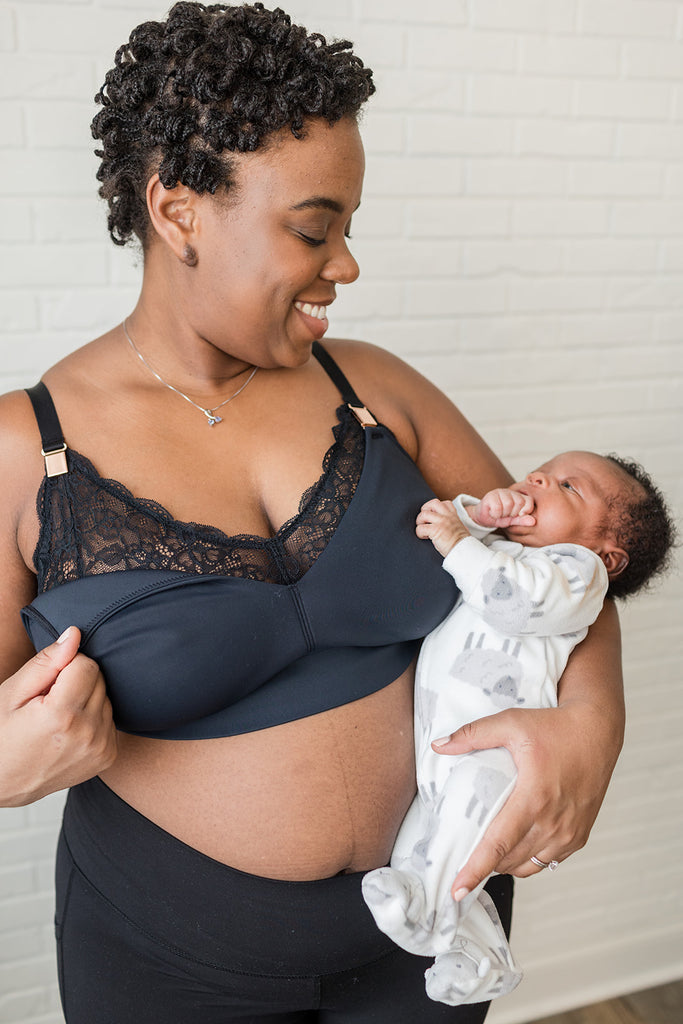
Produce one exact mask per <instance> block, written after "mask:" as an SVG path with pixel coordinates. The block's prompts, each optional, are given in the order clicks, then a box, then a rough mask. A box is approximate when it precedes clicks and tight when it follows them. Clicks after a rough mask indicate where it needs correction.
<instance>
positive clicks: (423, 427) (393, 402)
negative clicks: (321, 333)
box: [324, 339, 512, 497]
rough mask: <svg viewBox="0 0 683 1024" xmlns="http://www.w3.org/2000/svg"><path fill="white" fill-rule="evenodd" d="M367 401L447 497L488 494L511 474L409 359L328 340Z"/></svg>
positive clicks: (356, 343)
mask: <svg viewBox="0 0 683 1024" xmlns="http://www.w3.org/2000/svg"><path fill="white" fill-rule="evenodd" d="M324 345H325V347H326V348H327V349H328V351H329V353H330V355H331V356H332V357H333V358H334V359H335V360H336V361H337V362H338V364H339V366H340V367H341V369H342V370H343V372H344V373H345V374H346V376H347V377H348V379H349V381H350V383H351V385H352V386H353V388H354V390H355V391H356V394H357V395H358V397H359V398H360V399H361V400H362V402H363V403H364V405H366V406H367V407H368V409H369V410H370V411H371V412H372V414H373V415H374V416H375V418H376V419H377V420H379V421H380V422H381V423H384V424H385V425H386V426H388V427H389V428H390V429H391V430H392V431H393V433H394V434H395V435H396V438H397V440H398V441H399V442H400V444H401V445H402V446H403V447H404V448H405V450H406V451H407V452H408V454H409V455H410V456H411V457H412V458H413V459H414V460H415V462H416V463H417V465H418V466H419V468H420V470H421V472H422V474H423V476H424V477H425V479H426V480H427V482H428V483H429V484H430V486H431V487H432V488H433V490H434V493H435V494H437V495H439V496H441V497H452V496H453V495H454V494H457V493H459V492H460V491H467V493H469V494H483V493H485V491H487V490H490V489H491V488H492V487H496V486H500V485H504V484H507V483H509V482H510V481H511V479H512V478H511V477H510V474H509V473H508V472H507V470H506V469H505V467H504V466H503V465H502V463H501V462H500V460H499V459H498V458H497V457H496V456H495V455H494V453H493V452H492V451H491V449H490V448H489V447H488V446H487V445H486V443H485V442H484V441H483V439H482V438H481V437H480V436H479V434H478V433H477V432H476V430H475V429H474V428H473V427H472V425H471V424H470V423H468V421H467V420H466V419H465V417H464V416H463V415H462V413H461V412H460V411H459V410H458V409H457V407H456V406H455V405H454V404H453V402H452V401H451V400H450V398H449V397H448V396H447V395H445V394H444V393H443V391H441V390H440V389H439V388H438V387H437V386H436V385H435V384H433V383H432V382H431V381H430V380H428V379H427V378H426V377H424V376H423V375H422V374H421V373H419V372H418V371H417V370H416V369H415V368H414V367H412V366H410V365H409V364H408V363H406V362H405V360H403V359H401V358H400V357H399V356H397V355H395V354H394V353H392V352H388V351H387V350H386V349H382V348H380V347H378V346H377V345H369V344H367V343H364V342H359V341H349V340H341V339H331V340H329V341H327V340H326V341H325V342H324Z"/></svg>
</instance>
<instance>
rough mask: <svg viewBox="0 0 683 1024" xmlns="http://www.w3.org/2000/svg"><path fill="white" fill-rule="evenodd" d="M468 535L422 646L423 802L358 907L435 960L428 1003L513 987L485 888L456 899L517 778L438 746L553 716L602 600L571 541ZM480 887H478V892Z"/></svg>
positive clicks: (588, 559)
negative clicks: (453, 587)
mask: <svg viewBox="0 0 683 1024" xmlns="http://www.w3.org/2000/svg"><path fill="white" fill-rule="evenodd" d="M475 503H476V499H475V498H470V497H469V496H467V495H460V496H459V497H458V498H457V499H456V500H455V503H454V504H455V507H456V509H457V511H458V514H459V515H460V518H461V519H462V521H463V523H464V524H465V525H466V526H467V528H468V530H469V531H470V533H471V534H472V536H470V537H466V538H465V539H464V540H461V541H460V542H459V543H458V544H456V545H455V547H454V548H453V550H452V551H451V552H450V553H449V554H448V555H447V557H446V558H445V559H444V563H443V567H444V569H446V571H447V572H449V573H450V574H451V575H452V576H453V578H454V579H455V582H456V583H457V584H458V587H459V588H460V591H461V597H460V598H459V599H458V601H457V603H456V605H455V607H454V608H453V610H452V611H451V612H450V614H449V615H448V616H447V618H446V619H444V621H443V622H442V623H441V625H439V626H437V627H436V629H435V630H433V632H432V633H430V634H429V636H428V637H427V638H426V640H425V642H424V644H423V646H422V651H421V653H420V658H419V661H418V665H417V674H416V681H415V752H416V766H417V783H418V794H417V796H416V797H415V799H414V801H413V803H412V805H411V807H410V808H409V810H408V813H407V815H406V817H405V819H404V821H403V824H402V825H401V829H400V831H399V834H398V837H397V839H396V844H395V846H394V850H393V853H392V857H391V866H390V867H386V868H379V869H377V870H376V871H371V872H369V873H368V874H367V875H366V876H365V878H364V879H363V896H364V898H365V901H366V903H367V904H368V906H369V908H370V910H371V911H372V913H373V916H374V917H375V920H376V922H377V924H378V926H379V927H380V928H381V930H382V931H384V932H386V934H387V935H389V936H390V937H391V938H392V939H393V940H394V941H395V942H396V943H397V944H398V945H399V946H402V947H403V949H406V950H408V952H410V953H416V954H418V955H422V956H435V957H436V960H435V963H434V964H433V966H432V967H430V968H429V970H428V971H427V972H426V988H427V994H428V995H429V996H430V997H431V998H432V999H436V1000H439V1001H441V1002H444V1003H448V1004H450V1005H452V1006H457V1005H459V1004H460V1003H476V1002H483V1001H487V1000H489V999H492V998H494V997H496V996H500V995H505V994H506V993H507V992H510V991H512V989H513V988H515V986H516V985H517V984H518V983H519V981H520V980H521V977H522V975H521V971H520V970H519V969H518V968H517V966H516V964H515V962H514V960H513V958H512V954H511V952H510V949H509V946H508V943H507V939H506V938H505V933H504V932H503V928H502V925H501V923H500V920H499V918H498V913H497V911H496V908H495V906H494V905H493V901H492V900H491V898H490V897H489V896H488V894H487V893H486V892H484V891H482V887H481V886H479V887H478V888H477V889H476V890H475V891H474V892H473V893H471V894H470V895H469V896H467V897H466V898H465V899H464V900H462V901H461V902H460V903H456V902H455V901H454V900H453V898H452V896H451V894H450V888H451V885H452V884H453V880H454V879H455V876H456V875H457V873H458V871H459V869H460V868H461V867H462V865H463V864H464V863H465V862H466V860H467V858H468V857H469V855H470V853H471V852H472V851H473V850H474V848H475V846H476V845H477V844H478V842H479V840H480V839H481V837H482V836H483V834H484V832H485V831H486V829H487V827H488V826H489V824H490V823H491V821H492V820H493V818H494V817H495V815H496V814H497V813H498V811H499V810H500V809H501V807H502V806H503V804H504V803H505V801H506V800H507V798H508V796H509V795H510V793H511V792H512V790H513V788H514V785H515V780H516V777H517V771H516V768H515V764H514V762H513V760H512V757H511V755H510V753H509V752H508V751H507V750H506V749H505V748H504V747H497V748H496V749H492V750H480V751H473V752H472V753H469V754H462V755H456V756H448V755H445V754H436V753H435V752H434V751H433V750H432V748H431V742H432V740H435V739H438V738H439V737H441V736H448V735H450V734H451V733H453V732H455V730H456V729H459V728H460V726H462V725H465V724H466V723H468V722H472V721H474V720H475V719H478V718H482V717H484V716H486V715H491V714H493V713H494V712H496V711H500V710H502V709H504V708H511V707H522V708H527V707H528V708H536V707H552V706H555V705H556V704H557V683H558V681H559V678H560V676H561V675H562V672H563V671H564V668H565V665H566V664H567V659H568V658H569V655H570V653H571V651H572V649H573V648H574V647H575V646H576V644H578V643H579V642H580V641H581V640H583V638H584V637H585V635H586V632H587V630H588V627H589V626H590V624H591V623H592V622H594V621H595V619H596V618H597V616H598V614H599V612H600V609H601V608H602V603H603V600H604V597H605V593H606V591H607V585H608V577H607V571H606V569H605V567H604V565H603V563H602V561H601V559H600V558H599V557H598V556H597V555H595V554H594V553H593V552H592V551H589V550H588V548H584V547H581V546H579V545H577V544H556V545H552V546H549V547H544V548H529V547H523V546H522V545H521V544H517V543H514V542H511V541H507V540H504V539H502V538H501V537H500V536H498V535H494V536H489V535H490V534H491V531H490V530H486V529H484V528H482V527H480V526H478V525H477V524H476V523H474V521H473V520H471V519H470V518H469V516H468V514H467V511H466V508H467V505H472V504H475ZM482 885H483V883H482Z"/></svg>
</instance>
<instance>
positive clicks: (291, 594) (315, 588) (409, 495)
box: [22, 428, 457, 739]
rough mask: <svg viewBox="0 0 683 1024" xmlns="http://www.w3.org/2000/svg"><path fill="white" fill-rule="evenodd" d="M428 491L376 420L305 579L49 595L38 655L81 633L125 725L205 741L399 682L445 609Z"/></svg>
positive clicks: (30, 625) (105, 576) (126, 583)
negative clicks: (426, 509)
mask: <svg viewBox="0 0 683 1024" xmlns="http://www.w3.org/2000/svg"><path fill="white" fill-rule="evenodd" d="M431 496H432V494H431V491H430V490H429V488H428V487H427V485H426V483H425V481H424V479H423V478H422V476H421V474H420V473H419V471H418V469H417V467H416V466H415V464H414V463H413V462H412V461H411V460H410V459H409V457H408V456H407V455H406V453H405V452H404V451H403V449H402V448H401V447H400V446H399V445H398V444H397V443H396V441H395V440H394V438H393V435H391V434H390V433H389V432H387V431H384V430H383V428H376V429H372V428H370V436H369V437H368V438H367V443H366V457H365V463H364V466H363V471H362V474H361V478H360V480H359V483H358V485H357V487H356V491H355V494H354V495H353V498H352V500H351V503H350V505H349V506H348V508H347V510H346V512H345V513H344V515H343V516H342V518H341V520H340V522H339V523H338V525H337V528H336V530H335V532H334V534H333V535H332V537H331V539H330V540H329V541H328V543H327V545H326V546H325V548H324V549H323V551H322V552H321V553H320V554H319V555H318V557H317V558H316V560H315V561H314V562H313V564H312V566H311V567H310V568H309V569H308V570H307V572H306V573H305V574H304V575H303V577H302V578H301V580H300V581H299V582H297V583H291V584H278V583H270V582H264V581H260V580H253V579H245V578H244V577H237V576H223V575H192V574H190V573H183V572H179V571H176V570H151V569H131V570H120V571H114V572H108V573H102V574H100V575H92V576H84V577H82V578H80V579H77V580H72V581H70V582H67V583H63V584H61V585H59V586H55V587H53V588H52V589H50V590H47V591H45V592H44V593H42V594H40V595H38V597H36V598H35V600H34V601H33V602H32V604H31V605H30V606H28V607H27V608H25V609H23V611H22V617H23V620H24V624H25V626H26V629H27V631H28V633H29V636H30V637H31V639H32V640H33V642H34V644H35V646H36V647H37V648H38V649H39V648H41V647H43V646H45V645H46V644H47V643H50V642H52V640H54V639H55V638H56V637H57V636H58V635H59V634H60V633H61V632H62V631H63V630H64V629H65V628H66V627H67V626H69V625H76V626H78V627H79V628H80V629H81V631H82V634H83V636H82V650H83V652H84V653H85V654H87V655H88V656H89V657H91V658H93V659H94V660H95V661H97V663H98V664H99V665H100V667H101V669H102V671H103V674H104V677H105V680H106V682H107V687H108V693H109V695H110V698H111V701H112V705H113V709H114V719H115V721H116V724H117V726H118V727H119V728H121V729H123V730H124V731H128V732H132V733H137V734H142V735H148V736H158V737H163V738H167V739H175V738H177V739H183V738H197V739H199V738H208V737H210V736H227V735H232V734H234V733H237V732H247V731H254V730H255V729H259V728H266V727H268V726H270V725H276V724H279V723H282V722H285V721H292V720H295V719H297V718H302V717H305V716H306V715H310V714H316V713H318V712H320V711H324V710H328V709H329V708H332V707H337V706H339V705H341V704H345V703H348V702H350V701H352V700H358V699H360V698H362V697H363V696H365V695H367V694H369V693H372V692H374V691H375V690H377V689H381V688H382V687H383V686H385V685H388V684H389V683H390V682H392V681H393V680H394V679H396V678H398V676H399V675H400V674H401V673H402V672H403V671H404V670H405V669H406V668H407V667H408V665H409V664H410V662H411V661H412V659H413V658H414V657H415V655H416V653H417V650H418V648H419V642H420V639H421V637H423V636H424V635H425V634H426V633H427V632H429V631H430V630H431V629H433V628H434V626H436V625H437V624H438V623H439V622H440V621H441V620H442V619H443V618H445V616H446V615H447V614H448V612H449V611H450V608H451V607H452V605H453V603H454V601H455V598H456V596H457V590H456V587H455V584H454V582H453V579H452V577H451V576H450V575H449V574H448V573H445V572H444V571H443V570H442V569H441V558H440V556H439V555H438V554H437V553H436V551H435V549H434V547H433V545H432V544H431V543H429V542H427V541H421V540H419V539H418V538H417V537H416V535H415V516H416V514H417V511H418V510H419V508H420V506H421V505H422V504H423V503H424V502H425V501H426V500H427V499H428V498H429V497H431Z"/></svg>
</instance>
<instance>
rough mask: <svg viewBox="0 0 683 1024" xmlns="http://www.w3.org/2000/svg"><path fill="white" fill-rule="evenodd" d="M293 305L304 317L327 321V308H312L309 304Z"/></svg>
mask: <svg viewBox="0 0 683 1024" xmlns="http://www.w3.org/2000/svg"><path fill="white" fill-rule="evenodd" d="M294 305H295V307H296V309H298V310H300V311H301V312H302V313H305V314H306V316H313V317H315V318H316V320H327V306H312V305H311V304H310V302H295V303H294Z"/></svg>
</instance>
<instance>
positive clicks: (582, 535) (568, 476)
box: [505, 452, 628, 552]
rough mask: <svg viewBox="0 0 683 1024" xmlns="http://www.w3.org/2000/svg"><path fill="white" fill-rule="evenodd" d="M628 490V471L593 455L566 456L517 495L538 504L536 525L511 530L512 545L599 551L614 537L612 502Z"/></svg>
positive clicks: (549, 465)
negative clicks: (571, 546)
mask: <svg viewBox="0 0 683 1024" xmlns="http://www.w3.org/2000/svg"><path fill="white" fill-rule="evenodd" d="M627 486H628V480H627V478H625V476H624V474H623V472H622V471H621V470H620V469H619V468H618V467H617V466H615V465H614V464H613V463H611V462H609V461H608V460H607V459H604V458H602V456H600V455H595V454H593V452H565V453H564V454H562V455H556V456H555V458H554V459H551V460H550V461H549V462H545V463H544V464H543V465H542V466H540V467H539V469H536V470H534V472H533V473H529V475H528V476H527V478H526V479H525V480H522V481H520V483H516V484H513V485H512V487H511V490H513V491H520V492H521V493H522V494H528V495H529V496H530V497H531V498H532V499H533V502H534V508H533V510H532V512H531V515H532V516H534V517H535V519H536V524H535V525H534V526H510V527H508V528H507V529H506V530H505V533H506V534H507V536H508V537H509V538H510V540H516V541H519V542H520V543H521V544H526V545H527V546H528V547H534V548H540V547H544V546H545V545H546V544H563V543H564V544H567V543H569V544H582V545H583V546H584V547H587V548H590V549H591V550H592V551H596V552H599V550H600V547H601V541H603V540H604V539H605V538H606V535H607V534H608V532H609V528H608V523H609V508H610V501H611V500H614V499H615V498H616V499H618V496H619V495H620V494H621V493H624V490H625V488H626V487H627Z"/></svg>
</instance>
